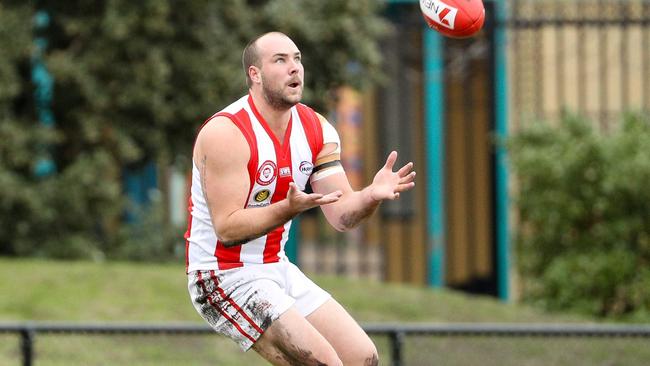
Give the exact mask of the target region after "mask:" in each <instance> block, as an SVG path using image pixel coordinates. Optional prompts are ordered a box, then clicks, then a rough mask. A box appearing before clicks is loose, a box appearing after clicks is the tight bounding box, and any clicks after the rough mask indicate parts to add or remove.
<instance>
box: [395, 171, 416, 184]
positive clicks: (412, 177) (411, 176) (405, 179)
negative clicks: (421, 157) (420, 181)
mask: <svg viewBox="0 0 650 366" xmlns="http://www.w3.org/2000/svg"><path fill="white" fill-rule="evenodd" d="M414 180H415V172H411V173H409V175H407V176H405V177H402V179H400V180H399V184H405V183H410V182H413V181H414Z"/></svg>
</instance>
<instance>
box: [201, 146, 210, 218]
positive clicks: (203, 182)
mask: <svg viewBox="0 0 650 366" xmlns="http://www.w3.org/2000/svg"><path fill="white" fill-rule="evenodd" d="M207 161H208V157H207V156H206V155H204V156H203V159H201V190H202V191H203V198H204V199H205V204H206V205H207V206H208V212H209V211H210V202H208V191H207V188H206V187H207V178H206V177H207V174H208V173H207V170H208V169H207V167H206V165H207Z"/></svg>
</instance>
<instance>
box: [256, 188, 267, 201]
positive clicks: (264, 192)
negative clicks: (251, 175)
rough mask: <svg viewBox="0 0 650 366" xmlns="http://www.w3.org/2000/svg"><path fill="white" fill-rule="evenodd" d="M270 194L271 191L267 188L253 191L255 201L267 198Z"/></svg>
mask: <svg viewBox="0 0 650 366" xmlns="http://www.w3.org/2000/svg"><path fill="white" fill-rule="evenodd" d="M270 195H271V191H269V190H268V189H263V190H261V191H259V192H257V193H255V197H254V199H255V202H262V201H264V200H266V199H267V198H269V196H270Z"/></svg>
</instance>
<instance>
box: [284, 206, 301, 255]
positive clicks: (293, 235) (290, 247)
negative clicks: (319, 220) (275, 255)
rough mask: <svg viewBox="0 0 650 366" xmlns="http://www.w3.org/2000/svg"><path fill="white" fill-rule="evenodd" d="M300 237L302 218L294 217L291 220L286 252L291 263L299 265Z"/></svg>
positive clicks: (285, 247) (285, 246)
mask: <svg viewBox="0 0 650 366" xmlns="http://www.w3.org/2000/svg"><path fill="white" fill-rule="evenodd" d="M299 237H300V218H298V217H294V218H293V220H291V229H290V230H289V238H288V240H287V244H285V245H284V252H285V253H286V254H287V258H289V261H291V263H293V264H295V265H298V238H299Z"/></svg>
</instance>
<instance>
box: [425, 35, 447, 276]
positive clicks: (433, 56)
mask: <svg viewBox="0 0 650 366" xmlns="http://www.w3.org/2000/svg"><path fill="white" fill-rule="evenodd" d="M422 23H423V24H424V22H422ZM442 47H443V40H442V36H441V35H440V34H438V33H437V32H435V31H433V30H431V29H429V28H426V29H425V30H424V45H423V48H424V60H423V62H424V80H425V85H424V115H425V117H424V125H425V136H426V144H425V145H426V146H427V148H426V149H425V151H426V161H427V168H428V169H427V174H426V175H427V176H426V179H425V182H426V184H427V186H426V191H427V201H428V202H427V206H428V207H429V216H428V223H427V231H428V238H429V242H430V243H431V253H430V257H429V261H428V262H429V271H428V272H429V284H430V285H431V286H433V287H442V286H444V284H445V200H444V190H445V185H444V183H445V164H444V161H445V128H444V105H445V97H444V63H443V53H442Z"/></svg>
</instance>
